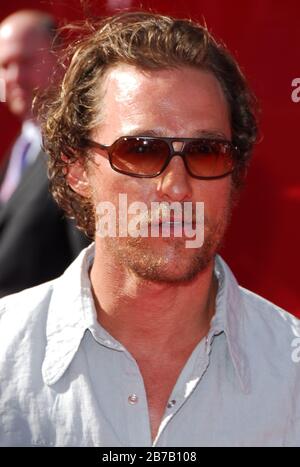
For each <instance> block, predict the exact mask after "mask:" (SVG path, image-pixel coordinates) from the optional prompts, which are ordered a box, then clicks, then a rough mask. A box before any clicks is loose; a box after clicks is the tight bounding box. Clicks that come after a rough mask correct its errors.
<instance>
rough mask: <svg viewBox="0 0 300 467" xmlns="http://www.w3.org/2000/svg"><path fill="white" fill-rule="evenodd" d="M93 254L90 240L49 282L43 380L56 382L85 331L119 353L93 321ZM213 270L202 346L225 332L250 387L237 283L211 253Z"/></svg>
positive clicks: (236, 364)
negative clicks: (212, 304) (211, 311)
mask: <svg viewBox="0 0 300 467" xmlns="http://www.w3.org/2000/svg"><path fill="white" fill-rule="evenodd" d="M93 258H94V244H92V245H90V246H89V247H88V248H86V249H85V250H83V251H82V252H81V253H80V255H79V256H78V257H77V258H76V260H75V261H74V262H73V263H72V264H71V265H70V266H69V268H68V269H67V270H66V271H65V273H64V274H63V275H62V276H61V277H59V278H58V279H56V280H55V281H54V284H53V293H52V297H51V301H50V305H49V312H48V320H47V329H46V337H47V346H46V352H45V358H44V362H43V367H42V374H43V378H44V381H45V383H46V384H48V385H52V384H55V383H56V382H57V381H58V380H59V379H60V378H61V377H62V375H63V374H64V372H65V371H66V369H67V368H68V366H69V365H70V363H71V362H72V360H73V358H74V356H75V354H76V352H77V350H78V348H79V345H80V342H81V340H82V338H83V335H84V333H85V331H86V330H87V329H89V330H90V332H91V333H92V334H93V336H94V338H95V339H96V340H97V341H98V342H99V343H101V344H102V345H106V346H108V347H110V348H113V349H114V350H119V351H124V350H125V349H124V348H123V347H122V345H121V344H120V343H119V342H117V341H116V340H114V339H113V338H112V337H111V336H110V335H109V334H108V333H107V332H106V331H105V329H103V328H102V327H101V326H100V324H99V323H98V321H97V315H96V310H95V305H94V300H93V297H92V292H91V284H90V279H89V274H88V272H89V269H90V266H91V264H92V262H93ZM215 273H216V276H217V279H218V282H219V287H218V294H217V300H216V313H215V315H214V317H213V319H212V322H211V327H210V331H209V334H208V336H207V346H209V348H210V347H211V345H212V344H213V339H214V336H216V335H217V334H220V333H222V332H224V333H225V335H226V338H227V343H228V347H229V353H230V356H231V359H232V362H233V365H234V368H235V370H236V373H237V376H238V379H239V381H240V384H241V387H242V389H243V391H245V392H248V390H249V385H250V377H249V365H248V363H247V358H246V354H245V352H244V348H243V342H245V339H244V338H243V334H244V323H243V318H244V313H243V307H244V304H243V301H242V298H241V293H240V291H239V286H238V284H237V282H236V280H235V278H234V276H233V274H232V272H231V271H230V269H229V268H228V266H227V265H226V263H225V262H224V261H223V260H222V259H221V258H220V257H219V256H217V257H216V262H215Z"/></svg>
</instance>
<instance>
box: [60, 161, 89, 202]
mask: <svg viewBox="0 0 300 467" xmlns="http://www.w3.org/2000/svg"><path fill="white" fill-rule="evenodd" d="M66 170H67V173H66V179H67V182H68V184H69V186H70V187H71V188H72V190H74V191H75V192H76V193H78V194H79V195H81V196H83V197H84V198H90V196H91V193H90V183H89V179H88V176H87V173H86V170H85V168H84V166H83V163H82V161H80V160H77V161H76V162H73V163H71V164H69V165H68V166H67V169H66Z"/></svg>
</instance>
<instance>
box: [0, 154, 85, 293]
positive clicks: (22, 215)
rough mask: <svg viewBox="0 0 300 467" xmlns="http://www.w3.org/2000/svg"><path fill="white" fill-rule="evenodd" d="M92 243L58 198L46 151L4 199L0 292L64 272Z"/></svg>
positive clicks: (0, 214) (0, 209)
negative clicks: (51, 188) (52, 188)
mask: <svg viewBox="0 0 300 467" xmlns="http://www.w3.org/2000/svg"><path fill="white" fill-rule="evenodd" d="M2 178H3V176H2ZM88 243H89V241H88V240H87V238H86V237H85V236H84V235H83V234H81V233H80V232H79V231H78V230H77V229H75V227H74V225H73V224H72V223H71V221H69V220H67V219H66V218H65V217H64V214H63V212H62V211H61V210H60V209H59V208H58V206H57V204H56V203H55V201H54V200H53V198H52V196H51V194H50V192H49V188H48V178H47V171H46V157H45V154H44V153H43V152H41V153H40V154H39V156H38V157H37V159H36V161H35V162H34V163H33V164H32V165H31V166H29V167H28V168H27V169H26V170H25V171H24V174H23V175H22V178H21V181H20V183H19V185H18V187H17V189H16V191H15V192H14V193H13V195H12V196H11V198H10V199H9V200H8V202H7V203H6V204H3V205H1V204H0V297H3V296H4V295H7V294H10V293H13V292H18V291H19V290H22V289H24V288H27V287H31V286H34V285H37V284H40V283H42V282H45V281H48V280H50V279H53V278H55V277H57V276H59V275H60V274H61V273H62V272H63V271H64V270H65V269H66V267H67V266H68V265H69V264H70V263H71V261H72V260H73V259H74V258H75V257H76V256H77V255H78V253H79V252H80V251H81V249H82V248H84V247H85V246H87V245H88Z"/></svg>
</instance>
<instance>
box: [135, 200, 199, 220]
mask: <svg viewBox="0 0 300 467" xmlns="http://www.w3.org/2000/svg"><path fill="white" fill-rule="evenodd" d="M139 220H140V222H141V223H143V224H148V225H160V224H164V223H172V224H177V223H188V224H196V223H197V221H199V218H198V215H197V211H196V206H194V205H191V203H190V205H189V206H188V207H187V205H185V204H184V203H178V205H176V206H175V207H174V206H172V205H170V204H169V203H168V202H161V203H159V206H155V207H153V206H151V208H150V209H148V210H147V212H142V213H141V214H140V215H139Z"/></svg>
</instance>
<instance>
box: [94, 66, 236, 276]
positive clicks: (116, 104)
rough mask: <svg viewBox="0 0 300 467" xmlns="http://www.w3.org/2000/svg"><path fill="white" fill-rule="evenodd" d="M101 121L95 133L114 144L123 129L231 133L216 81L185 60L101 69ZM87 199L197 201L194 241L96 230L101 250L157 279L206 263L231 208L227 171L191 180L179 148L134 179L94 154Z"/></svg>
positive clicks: (191, 134) (197, 268)
mask: <svg viewBox="0 0 300 467" xmlns="http://www.w3.org/2000/svg"><path fill="white" fill-rule="evenodd" d="M103 96H104V97H103V110H104V117H103V119H102V120H103V123H101V124H100V125H99V126H98V128H96V130H95V131H94V132H93V134H92V135H91V136H92V138H93V140H95V141H97V142H100V143H102V144H105V145H110V144H112V143H113V142H114V141H115V140H116V139H117V138H119V137H120V136H122V135H127V136H128V135H155V136H169V137H178V138H180V137H189V138H192V137H199V136H201V135H204V136H207V135H216V136H218V137H219V138H220V137H221V138H226V139H228V140H230V139H231V129H230V120H229V112H228V105H227V102H226V99H225V97H224V94H223V92H222V89H221V86H220V84H219V83H218V81H217V79H216V78H215V77H214V76H213V75H212V74H210V73H208V72H205V71H200V70H196V69H194V68H189V67H183V68H173V69H165V70H159V71H141V70H139V69H137V68H134V67H132V66H129V65H125V64H124V65H119V66H117V67H116V68H113V69H111V70H110V71H109V72H108V73H107V76H106V80H105V84H104V94H103ZM88 178H89V183H90V186H91V188H92V197H93V204H94V205H95V206H97V204H98V203H99V202H100V201H110V202H112V203H113V204H114V205H115V206H117V205H118V195H119V193H126V194H127V196H128V203H131V202H133V201H142V202H144V203H146V204H147V205H148V206H150V203H151V202H153V201H155V202H162V201H164V202H169V203H171V202H174V201H177V202H180V203H184V202H186V201H189V202H192V203H193V205H195V203H196V202H203V203H204V209H205V238H204V244H203V246H202V247H200V248H186V247H185V240H186V239H185V238H184V237H183V238H175V237H174V236H171V237H170V238H143V237H139V238H132V237H127V238H109V237H106V238H104V239H103V238H99V237H96V244H97V243H99V242H105V247H106V251H107V252H110V254H111V255H112V256H113V257H114V258H115V259H116V260H117V261H118V262H119V263H121V264H122V265H123V266H124V267H125V268H127V269H129V270H131V271H132V272H134V273H135V274H136V275H137V276H139V277H143V278H145V279H147V280H152V281H157V282H170V283H172V282H173V283H174V282H183V281H188V280H191V279H193V278H194V277H195V276H197V274H199V273H200V272H201V271H203V270H204V269H206V268H207V267H208V265H209V264H210V265H211V264H212V260H213V258H214V255H215V253H216V251H217V249H218V247H219V244H220V242H221V240H222V238H223V235H224V231H225V229H226V225H227V222H228V218H229V215H230V211H231V194H232V186H231V176H227V177H224V178H221V179H218V180H197V179H195V178H192V177H191V176H190V175H189V174H188V173H187V171H186V169H185V166H184V162H183V160H182V158H181V157H180V156H175V157H174V158H172V159H171V161H170V163H169V165H168V166H167V168H166V169H165V170H164V172H163V173H162V174H161V175H159V176H157V177H155V178H151V179H145V178H142V179H139V178H134V177H130V176H128V175H123V174H120V173H117V172H115V171H113V170H112V169H111V167H110V165H109V161H108V158H107V154H105V152H103V154H102V155H101V154H100V155H99V154H95V155H94V162H91V163H90V166H89V171H88Z"/></svg>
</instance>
